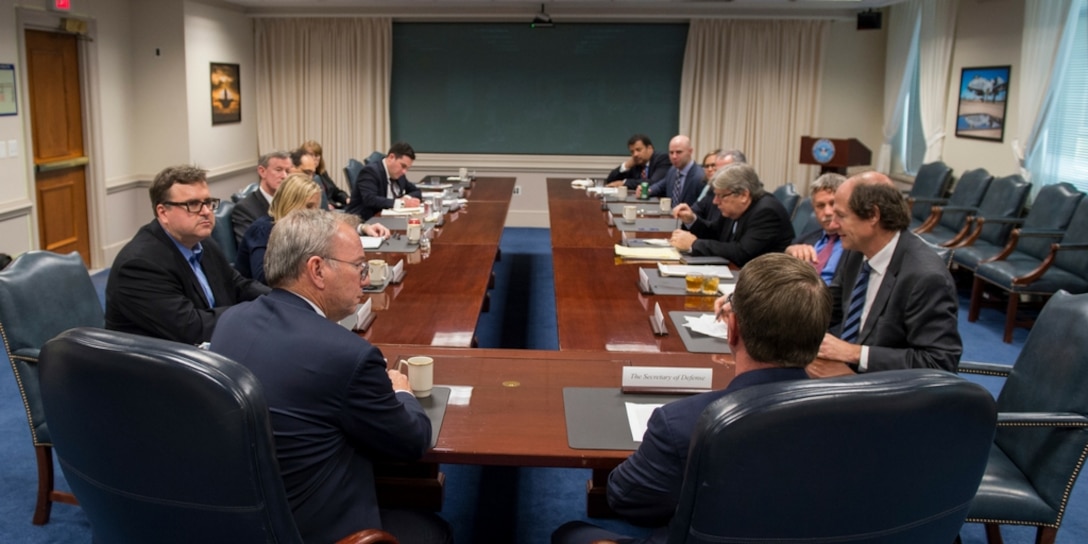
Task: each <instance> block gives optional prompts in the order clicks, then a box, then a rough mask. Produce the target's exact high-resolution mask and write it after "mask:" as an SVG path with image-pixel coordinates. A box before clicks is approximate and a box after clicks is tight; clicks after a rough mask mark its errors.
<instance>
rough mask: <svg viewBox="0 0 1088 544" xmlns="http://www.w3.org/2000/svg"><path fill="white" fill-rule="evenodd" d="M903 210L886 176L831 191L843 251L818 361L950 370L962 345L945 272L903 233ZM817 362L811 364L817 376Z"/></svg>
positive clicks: (906, 219) (906, 221)
mask: <svg viewBox="0 0 1088 544" xmlns="http://www.w3.org/2000/svg"><path fill="white" fill-rule="evenodd" d="M909 225H910V212H909V210H908V208H907V204H906V202H905V201H904V200H903V196H902V195H901V194H900V193H899V191H898V190H897V189H896V188H895V186H894V185H893V184H892V181H891V180H890V179H888V177H887V176H885V175H884V174H881V173H878V172H866V173H864V174H859V175H857V176H854V177H851V178H850V179H847V180H846V182H845V183H843V184H842V185H841V186H840V187H839V189H838V190H837V191H835V218H834V220H833V221H832V222H831V226H832V227H833V228H838V231H839V236H840V237H841V239H842V247H843V248H845V249H848V250H850V252H849V253H848V254H847V255H844V256H843V262H842V264H841V265H840V270H839V272H838V274H837V275H836V276H835V278H834V279H833V280H832V281H831V294H832V297H833V298H834V301H835V307H834V312H833V314H832V322H831V328H830V332H829V333H828V334H827V335H826V336H825V337H824V341H823V344H821V346H820V357H821V358H822V359H827V360H830V361H841V362H844V363H847V364H848V365H850V366H851V367H852V368H854V369H855V370H856V371H857V372H872V371H876V370H892V369H902V368H937V369H943V370H947V371H949V372H955V371H956V367H957V366H958V365H959V361H960V354H961V353H962V352H963V344H962V342H961V341H960V334H959V329H958V326H957V321H956V318H957V312H958V310H959V303H958V299H957V297H956V286H955V283H954V282H953V281H952V276H951V274H949V273H948V267H947V266H945V263H944V261H943V260H942V259H941V258H940V257H939V256H938V255H937V253H936V252H935V251H934V250H933V249H932V248H931V247H929V245H928V244H926V243H925V242H924V241H922V239H920V238H918V237H917V236H915V235H914V234H913V233H911V232H910V231H909V230H907V227H908V226H909ZM823 368H824V366H823V363H816V366H815V367H814V374H816V375H819V374H820V370H821V369H823Z"/></svg>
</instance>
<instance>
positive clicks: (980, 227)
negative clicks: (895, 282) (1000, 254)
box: [941, 174, 1031, 249]
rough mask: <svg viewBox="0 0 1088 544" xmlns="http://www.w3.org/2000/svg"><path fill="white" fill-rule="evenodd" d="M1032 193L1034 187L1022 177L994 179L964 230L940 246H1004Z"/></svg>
mask: <svg viewBox="0 0 1088 544" xmlns="http://www.w3.org/2000/svg"><path fill="white" fill-rule="evenodd" d="M1030 191H1031V184H1030V183H1028V182H1026V181H1024V178H1022V177H1020V174H1013V175H1011V176H1005V177H1002V178H995V179H994V180H993V181H991V182H990V188H989V189H987V190H986V194H985V195H984V196H983V197H982V203H981V204H979V205H978V210H975V211H974V212H973V213H972V216H971V217H970V218H968V220H967V225H965V226H964V227H963V230H962V231H960V233H959V234H958V235H957V236H956V237H955V238H953V239H951V240H949V241H947V242H945V243H943V244H941V245H943V246H946V247H952V248H956V249H959V248H961V247H965V246H969V245H971V244H974V243H975V241H976V240H979V239H982V240H985V241H988V242H990V243H994V244H1000V245H1002V246H1003V245H1004V244H1005V242H1006V241H1007V240H1008V239H1009V234H1010V233H1011V232H1012V228H1013V226H1014V225H1015V224H1017V223H1019V222H1020V215H1021V213H1022V212H1023V210H1024V202H1025V201H1026V200H1027V198H1028V193H1029V192H1030Z"/></svg>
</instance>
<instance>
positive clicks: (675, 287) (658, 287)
mask: <svg viewBox="0 0 1088 544" xmlns="http://www.w3.org/2000/svg"><path fill="white" fill-rule="evenodd" d="M642 270H644V271H645V272H646V277H647V278H648V279H649V280H650V294H654V295H684V296H689V297H703V296H706V297H711V296H712V297H715V298H717V297H719V296H721V293H714V294H713V295H707V294H704V293H689V292H688V287H687V281H686V280H685V279H684V278H683V277H681V276H662V275H661V271H660V270H658V269H657V267H653V268H643V269H642ZM736 281H737V277H736V276H733V277H732V278H731V279H728V280H727V279H725V278H719V279H718V282H719V285H720V284H727V283H736Z"/></svg>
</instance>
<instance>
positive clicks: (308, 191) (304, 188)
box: [234, 174, 321, 283]
mask: <svg viewBox="0 0 1088 544" xmlns="http://www.w3.org/2000/svg"><path fill="white" fill-rule="evenodd" d="M320 206H321V188H320V187H318V186H317V184H316V183H314V182H313V181H312V180H310V178H309V177H307V176H306V175H305V174H291V175H290V176H287V179H285V180H283V183H282V184H281V185H280V188H279V189H278V190H276V198H273V199H272V205H271V206H269V207H268V215H265V216H263V217H258V218H257V220H256V221H254V222H253V224H252V225H250V226H249V228H248V229H246V233H245V234H244V235H242V242H241V243H240V244H238V259H237V260H236V261H235V262H234V268H236V269H238V273H239V274H241V275H243V276H245V277H247V278H252V279H255V280H257V281H259V282H261V283H264V251H265V248H267V247H268V236H269V235H270V234H272V227H273V226H274V225H275V223H276V220H277V219H279V218H281V217H285V216H286V215H287V214H289V213H291V212H293V211H295V210H298V209H303V208H305V209H316V208H319V207H320Z"/></svg>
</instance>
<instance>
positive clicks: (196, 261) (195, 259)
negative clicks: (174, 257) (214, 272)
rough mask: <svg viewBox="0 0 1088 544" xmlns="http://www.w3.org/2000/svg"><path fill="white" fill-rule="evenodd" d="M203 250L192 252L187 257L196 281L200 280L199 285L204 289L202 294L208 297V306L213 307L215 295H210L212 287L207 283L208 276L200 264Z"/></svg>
mask: <svg viewBox="0 0 1088 544" xmlns="http://www.w3.org/2000/svg"><path fill="white" fill-rule="evenodd" d="M203 254H204V252H203V251H201V252H199V253H196V252H194V253H193V256H192V257H189V266H191V267H193V273H194V274H196V281H198V282H200V287H201V288H202V289H204V296H206V297H208V307H209V308H215V295H212V287H211V285H208V277H207V276H205V275H204V269H203V268H201V266H200V258H201V256H203Z"/></svg>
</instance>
